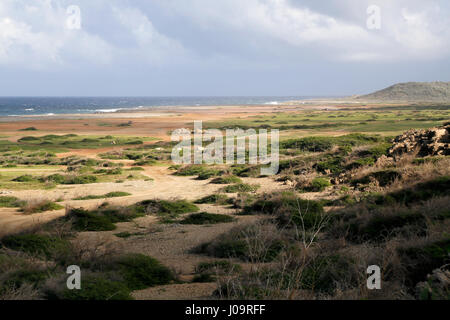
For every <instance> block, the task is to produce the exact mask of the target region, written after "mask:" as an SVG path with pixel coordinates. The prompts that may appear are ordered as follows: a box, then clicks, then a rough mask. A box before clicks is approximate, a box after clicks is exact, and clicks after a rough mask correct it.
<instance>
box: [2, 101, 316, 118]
mask: <svg viewBox="0 0 450 320" xmlns="http://www.w3.org/2000/svg"><path fill="white" fill-rule="evenodd" d="M309 98H314V97H296V96H285V97H0V116H23V115H55V114H77V113H108V112H116V111H120V110H127V109H128V110H138V109H143V108H152V107H164V106H222V105H223V106H237V105H243V106H252V105H262V104H268V105H277V104H279V103H282V102H286V101H292V100H302V99H309Z"/></svg>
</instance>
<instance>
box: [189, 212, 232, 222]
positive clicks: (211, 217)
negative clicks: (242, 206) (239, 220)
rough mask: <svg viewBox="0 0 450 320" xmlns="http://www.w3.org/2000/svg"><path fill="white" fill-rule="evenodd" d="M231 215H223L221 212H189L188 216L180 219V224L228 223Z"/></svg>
mask: <svg viewBox="0 0 450 320" xmlns="http://www.w3.org/2000/svg"><path fill="white" fill-rule="evenodd" d="M233 221H234V219H233V217H230V216H227V215H223V214H211V213H206V212H201V213H196V214H191V215H190V216H189V217H186V218H184V219H183V220H181V221H180V223H181V224H196V225H202V224H218V223H228V222H233Z"/></svg>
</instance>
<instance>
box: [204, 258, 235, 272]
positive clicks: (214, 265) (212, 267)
mask: <svg viewBox="0 0 450 320" xmlns="http://www.w3.org/2000/svg"><path fill="white" fill-rule="evenodd" d="M241 269H242V268H241V266H240V265H238V264H232V263H231V262H229V261H226V260H217V261H212V262H201V263H199V264H198V265H197V267H196V268H195V271H196V272H198V273H208V272H213V273H225V274H226V273H229V272H232V271H240V270H241Z"/></svg>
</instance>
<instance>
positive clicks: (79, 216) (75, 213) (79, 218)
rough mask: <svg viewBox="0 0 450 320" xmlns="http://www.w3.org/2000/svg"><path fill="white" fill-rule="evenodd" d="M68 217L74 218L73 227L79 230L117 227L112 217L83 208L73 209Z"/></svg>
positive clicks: (105, 229) (113, 228) (99, 229)
mask: <svg viewBox="0 0 450 320" xmlns="http://www.w3.org/2000/svg"><path fill="white" fill-rule="evenodd" d="M68 218H69V219H71V220H72V227H73V228H74V229H75V230H77V231H112V230H115V229H116V226H115V225H114V223H112V222H111V219H110V217H107V216H104V215H102V214H100V213H98V212H89V211H86V210H83V209H72V210H70V211H69V214H68Z"/></svg>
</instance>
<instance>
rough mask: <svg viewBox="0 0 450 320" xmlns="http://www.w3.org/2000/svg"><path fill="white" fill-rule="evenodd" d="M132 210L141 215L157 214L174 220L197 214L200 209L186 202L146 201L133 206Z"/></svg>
mask: <svg viewBox="0 0 450 320" xmlns="http://www.w3.org/2000/svg"><path fill="white" fill-rule="evenodd" d="M133 208H134V210H135V211H136V212H138V213H143V214H157V215H159V216H168V217H172V218H175V217H177V216H178V215H180V214H184V213H192V212H198V211H199V210H200V209H199V208H198V207H197V206H196V205H195V204H193V203H191V202H189V201H186V200H176V201H168V200H159V201H158V200H147V201H142V202H140V203H137V204H136V205H134V206H133Z"/></svg>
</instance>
